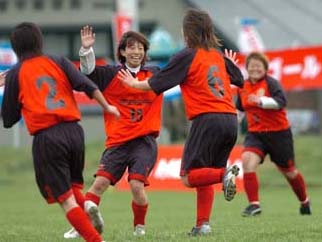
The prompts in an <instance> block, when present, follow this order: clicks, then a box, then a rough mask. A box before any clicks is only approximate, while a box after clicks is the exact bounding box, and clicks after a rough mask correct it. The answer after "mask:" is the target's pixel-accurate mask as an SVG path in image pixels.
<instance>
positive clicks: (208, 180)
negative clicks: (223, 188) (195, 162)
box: [188, 168, 225, 187]
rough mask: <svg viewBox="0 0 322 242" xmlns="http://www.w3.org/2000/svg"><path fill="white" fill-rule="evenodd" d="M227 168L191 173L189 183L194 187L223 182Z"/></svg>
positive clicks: (195, 170) (203, 169)
mask: <svg viewBox="0 0 322 242" xmlns="http://www.w3.org/2000/svg"><path fill="white" fill-rule="evenodd" d="M224 173H225V168H220V169H215V168H199V169H193V170H191V171H189V174H188V182H189V184H190V186H192V187H201V186H208V185H212V184H216V183H221V182H222V177H223V175H224Z"/></svg>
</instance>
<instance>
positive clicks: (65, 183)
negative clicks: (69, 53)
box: [1, 22, 119, 242]
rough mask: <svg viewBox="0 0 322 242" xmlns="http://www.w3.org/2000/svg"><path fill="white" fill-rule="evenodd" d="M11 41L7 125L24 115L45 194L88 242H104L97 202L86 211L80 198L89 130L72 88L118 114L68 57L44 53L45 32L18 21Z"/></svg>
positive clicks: (5, 107)
mask: <svg viewBox="0 0 322 242" xmlns="http://www.w3.org/2000/svg"><path fill="white" fill-rule="evenodd" d="M10 41H11V45H12V47H13V50H14V51H15V53H16V54H17V56H18V59H19V62H18V64H17V65H15V66H14V67H13V68H12V69H11V70H10V71H9V72H8V73H7V74H6V77H5V90H4V97H3V103H2V109H1V114H2V118H3V125H4V127H5V128H10V127H12V126H13V125H14V124H15V123H17V122H18V121H19V120H20V119H21V116H23V118H24V120H25V123H26V126H27V129H28V131H29V133H30V135H32V136H33V143H32V155H33V161H34V169H35V173H36V181H37V184H38V187H39V190H40V192H41V194H42V196H43V197H44V198H45V199H46V200H47V202H48V203H56V202H57V203H59V205H60V206H61V207H62V209H63V210H64V212H65V214H66V218H67V220H68V221H69V223H70V224H71V225H72V226H73V227H74V228H76V230H77V231H78V232H79V234H81V236H82V237H83V238H84V240H85V241H89V242H101V241H102V238H101V236H100V234H99V233H98V232H100V231H96V229H95V228H94V226H95V224H96V223H97V221H98V220H99V219H100V213H99V210H98V208H97V206H96V205H95V204H93V203H90V202H88V203H86V204H85V205H84V209H85V211H86V212H87V214H86V213H85V212H84V209H83V208H82V207H80V206H79V204H78V203H77V202H76V199H75V197H77V196H79V194H81V190H80V189H81V188H82V186H83V174H82V173H83V168H84V133H83V129H82V127H81V126H80V125H79V124H78V121H79V120H80V112H79V109H78V107H77V105H76V101H75V99H74V95H73V89H74V90H77V91H83V92H85V93H86V94H87V95H88V96H89V97H92V98H94V99H96V101H97V102H98V103H99V104H100V105H101V106H102V108H103V109H104V111H105V112H106V113H108V114H109V115H112V116H119V112H118V110H117V108H116V107H114V106H111V105H109V104H108V103H107V102H106V100H105V99H104V97H103V95H102V93H101V92H100V91H99V90H98V88H97V86H96V85H94V84H93V83H92V82H91V81H90V80H89V79H88V78H86V76H84V75H82V74H81V73H80V72H79V71H78V70H77V69H76V68H75V67H74V65H73V64H72V63H70V62H69V61H68V60H67V59H65V58H63V57H57V56H49V55H45V54H43V51H42V44H43V37H42V33H41V30H40V29H39V27H38V26H37V25H35V24H34V23H27V22H24V23H21V24H19V25H17V26H16V27H15V28H14V30H13V31H12V33H11V36H10ZM88 216H89V217H90V218H91V220H92V222H93V224H94V226H93V225H92V224H91V221H90V220H89V218H88ZM97 229H99V228H97Z"/></svg>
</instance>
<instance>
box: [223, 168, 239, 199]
mask: <svg viewBox="0 0 322 242" xmlns="http://www.w3.org/2000/svg"><path fill="white" fill-rule="evenodd" d="M238 173H239V167H238V166H237V165H233V166H231V167H229V168H227V169H226V171H225V175H224V178H223V191H224V196H225V199H226V200H227V201H231V200H233V199H234V196H235V194H236V181H235V180H236V176H238Z"/></svg>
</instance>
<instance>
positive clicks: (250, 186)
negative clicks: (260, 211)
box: [244, 172, 259, 203]
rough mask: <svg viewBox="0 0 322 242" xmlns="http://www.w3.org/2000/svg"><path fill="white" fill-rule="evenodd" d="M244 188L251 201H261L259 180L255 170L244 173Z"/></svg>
mask: <svg viewBox="0 0 322 242" xmlns="http://www.w3.org/2000/svg"><path fill="white" fill-rule="evenodd" d="M244 188H245V192H246V195H247V198H248V201H249V203H254V202H259V196H258V189H259V182H258V179H257V175H256V173H255V172H249V173H244Z"/></svg>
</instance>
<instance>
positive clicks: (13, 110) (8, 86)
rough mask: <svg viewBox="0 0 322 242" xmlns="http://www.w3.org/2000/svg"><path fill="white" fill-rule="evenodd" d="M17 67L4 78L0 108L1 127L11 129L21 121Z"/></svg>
mask: <svg viewBox="0 0 322 242" xmlns="http://www.w3.org/2000/svg"><path fill="white" fill-rule="evenodd" d="M19 69H20V67H19V66H16V67H14V68H12V69H11V70H10V71H9V72H8V74H7V75H6V78H5V87H4V95H3V100H2V106H1V116H2V119H3V127H5V128H11V127H12V126H13V125H14V124H15V123H17V122H18V121H19V120H20V119H21V104H20V103H19V80H18V74H19Z"/></svg>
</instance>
